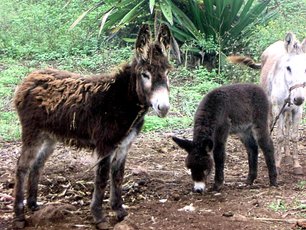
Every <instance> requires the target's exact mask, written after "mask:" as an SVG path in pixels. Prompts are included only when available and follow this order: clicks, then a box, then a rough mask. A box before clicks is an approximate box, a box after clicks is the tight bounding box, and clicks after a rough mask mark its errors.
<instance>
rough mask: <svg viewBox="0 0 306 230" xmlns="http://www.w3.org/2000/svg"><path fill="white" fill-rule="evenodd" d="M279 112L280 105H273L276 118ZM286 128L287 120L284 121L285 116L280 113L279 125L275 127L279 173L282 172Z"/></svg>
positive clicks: (276, 161) (276, 157) (276, 158)
mask: <svg viewBox="0 0 306 230" xmlns="http://www.w3.org/2000/svg"><path fill="white" fill-rule="evenodd" d="M278 113H279V108H278V106H273V116H274V119H275V117H276V116H277V114H278ZM284 128H285V121H284V116H283V115H280V116H279V119H278V122H277V127H276V129H275V131H276V141H275V150H276V151H275V153H274V154H275V165H276V168H277V171H278V173H280V165H281V161H282V148H283V146H284Z"/></svg>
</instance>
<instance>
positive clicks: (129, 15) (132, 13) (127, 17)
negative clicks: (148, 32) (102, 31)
mask: <svg viewBox="0 0 306 230" xmlns="http://www.w3.org/2000/svg"><path fill="white" fill-rule="evenodd" d="M143 3H144V0H142V1H140V2H139V3H138V4H137V5H136V6H135V7H134V8H133V9H132V10H131V11H130V12H128V13H127V14H126V15H125V16H124V17H123V18H122V19H121V21H120V22H119V23H118V25H119V26H120V25H123V24H125V23H127V22H129V21H130V20H131V19H132V18H134V17H136V16H138V13H139V8H140V6H141V5H142V4H143Z"/></svg>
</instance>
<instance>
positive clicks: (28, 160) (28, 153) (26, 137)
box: [14, 130, 42, 228]
mask: <svg viewBox="0 0 306 230" xmlns="http://www.w3.org/2000/svg"><path fill="white" fill-rule="evenodd" d="M39 137H40V135H39V133H38V132H35V131H33V130H23V131H22V149H21V153H20V156H19V158H18V161H17V169H16V178H15V188H14V193H15V201H14V214H15V225H16V227H17V228H24V226H25V216H24V204H23V200H24V182H25V177H26V175H27V173H28V170H29V168H30V166H31V164H32V162H33V160H34V159H35V158H36V155H37V153H38V151H39V148H40V147H41V145H42V141H41V138H39Z"/></svg>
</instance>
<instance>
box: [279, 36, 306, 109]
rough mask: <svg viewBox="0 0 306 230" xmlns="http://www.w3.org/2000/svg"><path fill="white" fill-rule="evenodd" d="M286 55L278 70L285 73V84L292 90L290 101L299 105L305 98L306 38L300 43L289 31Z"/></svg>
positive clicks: (286, 39)
mask: <svg viewBox="0 0 306 230" xmlns="http://www.w3.org/2000/svg"><path fill="white" fill-rule="evenodd" d="M285 49H286V51H287V55H285V56H284V57H283V58H282V59H281V60H280V62H279V63H278V65H277V71H279V73H280V74H283V75H284V80H285V85H286V87H287V89H288V90H289V89H290V88H291V89H292V90H291V101H290V103H292V104H295V105H297V106H299V105H301V104H302V103H303V102H304V100H305V96H306V95H305V89H304V88H303V83H305V82H306V39H304V41H303V42H302V43H300V42H299V41H298V40H297V39H296V38H295V36H294V34H292V33H288V34H287V35H286V38H285Z"/></svg>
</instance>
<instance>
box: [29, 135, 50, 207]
mask: <svg viewBox="0 0 306 230" xmlns="http://www.w3.org/2000/svg"><path fill="white" fill-rule="evenodd" d="M54 146H55V141H54V140H53V139H51V138H50V137H48V136H46V137H45V141H44V143H43V145H42V147H41V149H40V150H39V152H38V155H37V157H36V159H35V161H34V163H33V165H32V167H31V170H30V174H29V180H28V198H27V206H28V207H29V208H30V209H31V210H32V211H35V210H37V209H38V205H37V191H38V181H39V176H40V172H41V169H42V168H43V166H44V165H45V162H46V160H47V159H48V157H49V156H50V155H51V154H52V152H53V150H54Z"/></svg>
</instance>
